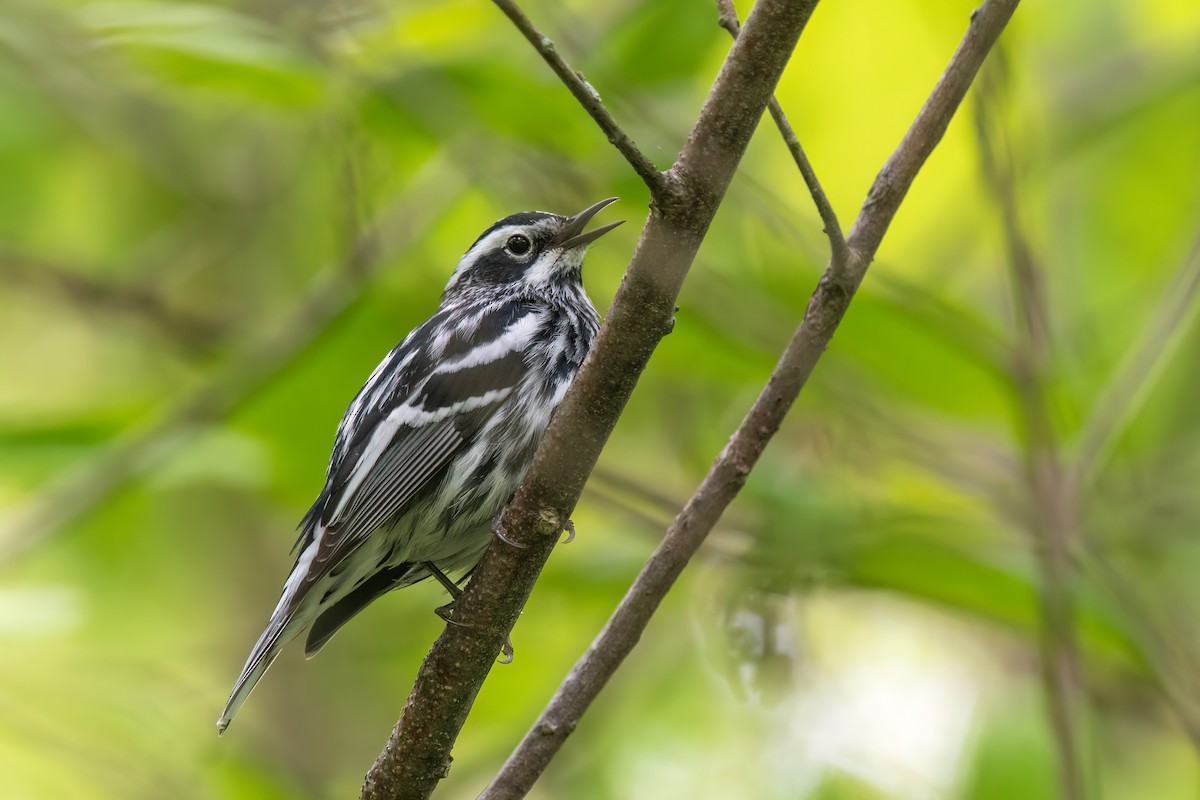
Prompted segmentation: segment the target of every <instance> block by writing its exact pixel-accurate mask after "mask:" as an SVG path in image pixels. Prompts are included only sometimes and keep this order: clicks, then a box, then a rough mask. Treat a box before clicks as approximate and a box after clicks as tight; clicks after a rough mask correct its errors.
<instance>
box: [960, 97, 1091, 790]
mask: <svg viewBox="0 0 1200 800" xmlns="http://www.w3.org/2000/svg"><path fill="white" fill-rule="evenodd" d="M984 84H985V87H992V86H993V84H994V81H984ZM996 95H997V92H996V91H995V90H994V89H993V90H992V91H987V92H983V93H981V101H980V103H979V104H978V106H977V116H976V121H977V133H978V138H979V142H980V148H979V149H980V153H981V155H982V158H983V168H984V174H985V176H986V178H987V182H988V185H989V186H990V188H991V190H992V192H993V194H994V195H995V199H996V202H997V204H998V205H999V208H1000V214H1001V218H1002V221H1003V226H1004V234H1005V240H1006V244H1007V247H1008V262H1009V267H1010V271H1011V277H1012V285H1013V298H1014V304H1015V306H1016V309H1015V310H1016V312H1017V316H1018V321H1017V339H1016V343H1015V344H1014V346H1013V353H1012V359H1013V372H1014V374H1013V379H1014V382H1015V384H1016V389H1017V392H1016V394H1017V401H1018V409H1017V410H1018V417H1019V419H1020V424H1021V428H1022V436H1023V438H1024V449H1025V473H1026V480H1027V484H1028V487H1027V490H1028V493H1029V500H1030V510H1029V518H1028V523H1027V524H1028V526H1029V533H1030V538H1031V541H1032V544H1033V549H1034V553H1035V556H1036V559H1037V564H1038V570H1039V572H1040V574H1041V584H1042V585H1041V592H1040V601H1041V617H1042V626H1041V665H1042V683H1043V689H1044V693H1045V699H1046V704H1047V707H1048V711H1049V715H1050V722H1051V726H1052V729H1053V733H1054V741H1055V745H1056V749H1057V752H1058V764H1059V779H1060V783H1061V787H1062V796H1063V797H1064V798H1065V799H1066V800H1083V799H1084V798H1085V797H1087V785H1086V782H1085V780H1084V769H1083V756H1082V747H1083V733H1084V731H1083V726H1082V722H1083V712H1084V705H1083V694H1082V687H1081V683H1082V668H1081V664H1080V655H1079V643H1078V633H1077V631H1076V624H1075V606H1074V598H1073V590H1072V584H1073V582H1074V569H1073V567H1072V564H1071V547H1072V543H1073V540H1074V539H1075V537H1076V532H1077V528H1078V525H1079V519H1078V516H1079V508H1078V505H1079V492H1078V484H1077V482H1076V481H1075V480H1074V478H1073V476H1072V474H1071V473H1070V470H1069V469H1068V468H1067V467H1066V466H1065V465H1064V464H1063V459H1062V452H1061V448H1060V445H1059V440H1058V434H1057V431H1056V429H1055V425H1054V420H1053V417H1052V415H1051V412H1050V405H1049V404H1050V398H1049V389H1048V385H1047V384H1048V376H1049V374H1050V370H1051V368H1052V362H1053V358H1052V351H1051V341H1050V315H1049V311H1048V306H1047V302H1046V297H1045V286H1044V281H1043V276H1044V273H1045V271H1044V269H1043V268H1042V266H1041V265H1040V264H1039V263H1038V259H1037V257H1036V256H1035V254H1034V252H1033V247H1032V245H1031V244H1030V242H1029V240H1028V237H1026V235H1025V231H1024V229H1023V227H1022V225H1021V220H1020V217H1019V214H1018V211H1017V188H1016V174H1015V172H1016V171H1015V169H1014V166H1013V164H1012V153H1011V151H1010V149H1009V147H1008V143H1007V141H1006V140H1004V138H1003V136H1002V135H1001V129H1000V125H999V124H998V123H997V122H996V121H994V120H993V119H992V118H991V110H992V105H993V103H994V99H995V97H996Z"/></svg>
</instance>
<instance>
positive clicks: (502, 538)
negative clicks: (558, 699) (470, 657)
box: [492, 514, 526, 663]
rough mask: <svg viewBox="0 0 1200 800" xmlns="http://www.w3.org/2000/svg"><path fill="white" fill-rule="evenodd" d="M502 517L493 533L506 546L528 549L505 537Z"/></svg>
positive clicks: (497, 517) (493, 523) (496, 521)
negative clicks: (501, 521) (501, 524)
mask: <svg viewBox="0 0 1200 800" xmlns="http://www.w3.org/2000/svg"><path fill="white" fill-rule="evenodd" d="M500 516H501V515H500V514H497V515H496V518H495V519H494V520H492V533H494V534H495V535H496V538H497V539H499V540H500V541H502V542H504V543H505V544H507V545H511V546H513V547H515V548H517V549H518V550H524V549H525V547H526V546H525V545H523V544H521V543H520V542H518V541H516V540H515V539H510V538H508V537H507V536H505V535H504V529H503V528H501V527H500ZM510 649H511V648H510ZM504 663H508V662H504Z"/></svg>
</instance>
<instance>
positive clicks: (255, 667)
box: [217, 617, 300, 735]
mask: <svg viewBox="0 0 1200 800" xmlns="http://www.w3.org/2000/svg"><path fill="white" fill-rule="evenodd" d="M293 622H294V619H289V618H283V619H276V618H274V617H272V619H271V622H270V624H268V625H267V629H266V630H265V631H263V632H262V636H260V637H258V641H257V642H256V643H255V645H254V649H253V650H251V651H250V657H249V658H247V659H246V666H244V667H242V674H241V675H240V676H239V677H238V679H237V683H235V684H234V686H233V692H232V693H231V694H230V695H229V700H228V701H227V702H226V703H225V710H224V711H222V712H221V718H220V719H218V720H217V734H218V735H220V734H222V733H224V732H225V729H226V728H228V727H229V723H230V722H232V721H233V717H234V715H235V714H237V712H238V709H239V708H241V707H242V703H244V702H246V698H247V697H249V696H250V692H252V691H253V690H254V687H255V686H256V685H257V684H258V681H259V679H260V678H262V676H263V674H264V673H266V671H267V669H268V668H269V667H270V666H271V664H272V662H274V661H275V658H276V657H277V656H278V655H279V652H280V651H281V650H283V646H284V645H286V644H287V643H288V642H290V641H291V640H292V639H294V638H296V635H297V634H299V633H300V628H299V626H297V625H294V624H292V623H293Z"/></svg>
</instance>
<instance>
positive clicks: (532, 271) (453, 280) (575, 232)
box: [445, 197, 623, 297]
mask: <svg viewBox="0 0 1200 800" xmlns="http://www.w3.org/2000/svg"><path fill="white" fill-rule="evenodd" d="M616 199H617V198H615V197H610V198H608V199H607V200H601V201H600V202H599V203H596V204H595V205H591V206H588V207H587V208H585V209H584V210H583V211H580V212H579V213H578V214H576V215H575V216H573V217H564V216H562V215H560V214H551V213H549V212H546V211H525V212H522V213H520V214H513V215H512V216H509V217H505V218H504V219H502V220H500V221H499V222H497V223H496V224H494V225H492V227H490V228H488V229H487V230H486V231H484V232H483V233H482V234H481V235H480V236H479V238H478V239H476V240H475V244H473V245H471V249H469V250H467V252H466V253H465V254H464V255H463V257H462V259H460V260H459V262H458V267H456V268H455V270H454V274H453V275H451V276H450V282H449V283H448V284H446V292H445V296H446V297H451V296H454V295H457V294H461V293H464V292H471V291H473V290H485V291H486V290H489V289H492V290H494V289H498V288H512V289H518V290H519V289H530V290H533V291H545V290H548V289H553V288H554V287H556V286H560V285H564V284H568V285H569V284H573V283H574V284H578V283H579V281H580V267H581V266H582V264H583V256H584V254H585V253H586V252H587V246H588V245H589V244H591V243H592V242H594V241H595V240H596V239H598V238H600V237H601V236H603V235H604V234H606V233H608V232H609V231H611V230H612V229H613V228H615V227H617V226H618V225H620V224H621V221H618V222H610V223H609V224H607V225H602V226H600V227H599V228H596V229H594V230H591V231H587V232H586V233H585V232H584V230H583V229H584V228H585V227H587V224H588V222H589V221H590V220H591V218H592V217H594V216H595V215H596V214H597V212H599V211H600V209H602V208H604V207H605V206H607V205H608V204H610V203H613V202H615V201H616ZM622 221H623V220H622Z"/></svg>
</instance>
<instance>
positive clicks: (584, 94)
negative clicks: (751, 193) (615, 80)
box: [493, 0, 667, 197]
mask: <svg viewBox="0 0 1200 800" xmlns="http://www.w3.org/2000/svg"><path fill="white" fill-rule="evenodd" d="M493 1H494V2H495V4H496V5H497V6H498V7H499V8H500V10H501V11H503V12H504V15H505V16H506V17H508V18H509V19H510V20H512V23H513V24H514V25H516V26H517V30H519V31H520V32H521V34H522V35H523V36H524V37H525V38H526V39H527V40H528V41H529V43H530V44H531V45H533V47H534V49H535V50H537V51H538V53H540V54H541V56H542V59H543V60H544V61H545V62H546V63H547V64H549V65H550V69H552V70H554V74H555V75H557V76H558V79H559V80H560V81H562V82H563V84H564V85H565V86H566V87H567V89H569V90H570V92H571V94H573V95H575V99H576V100H578V101H579V104H580V105H581V106H583V109H584V111H587V113H588V114H589V115H590V116H591V118H592V119H594V120H595V121H596V124H597V125H599V126H600V130H601V131H603V132H604V135H605V136H607V137H608V141H609V142H611V143H612V145H613V147H615V148H617V151H618V152H620V154H621V155H622V156H624V157H625V160H626V161H628V162H629V166H631V167H633V171H634V172H636V173H637V174H638V176H639V177H640V178H641V179H642V180H643V181H644V182H645V183H646V186H647V187H648V188H649V189H650V193H651V194H652V195H654V196H655V197H658V196H659V195H660V194H661V193H662V192H664V191H665V190H666V188H667V187H666V179H665V178H664V176H663V173H662V171H661V170H659V169H658V167H656V166H654V163H653V162H652V161H651V160H650V159H649V158H647V157H646V155H645V154H644V153H643V152H642V151H641V150H639V149H638V146H637V144H635V143H634V141H633V139H632V138H630V136H629V134H627V133H625V131H624V130H622V129H621V126H620V125H618V124H617V121H616V120H615V119H613V116H612V114H610V113H609V112H608V109H607V108H605V107H604V103H603V102H602V101H601V100H600V93H599V92H597V91H596V89H595V87H593V86H592V85H591V84H590V83H588V81H587V79H586V78H584V77H583V74H582V73H579V72H576V71H575V70H573V69H571V65H570V64H568V63H567V62H566V61H565V60H563V57H562V56H561V55H559V54H558V49H557V48H556V47H555V46H554V42H553V41H551V40H550V38H549V37H548V36H546V35H545V34H543V33H542V32H541V31H539V30H538V29H537V28H536V27H534V24H533V23H532V22H531V21H530V19H529V17H527V16H525V12H523V11H522V10H521V8H520V6H518V5H517V4H516V3H514V2H513V0H493Z"/></svg>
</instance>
